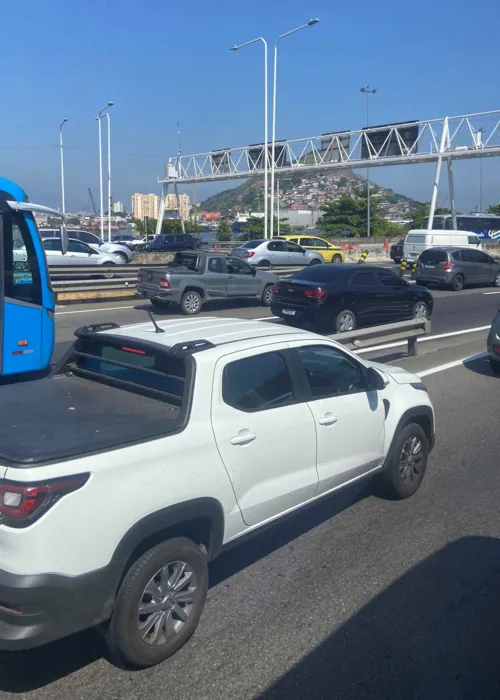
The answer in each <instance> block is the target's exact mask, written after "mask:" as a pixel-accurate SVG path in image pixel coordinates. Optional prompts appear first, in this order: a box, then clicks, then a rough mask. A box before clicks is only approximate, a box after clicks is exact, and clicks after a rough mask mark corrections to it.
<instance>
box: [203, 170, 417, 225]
mask: <svg viewBox="0 0 500 700" xmlns="http://www.w3.org/2000/svg"><path fill="white" fill-rule="evenodd" d="M279 183H280V184H279V187H280V208H281V209H289V208H290V207H291V208H294V209H319V208H320V207H321V205H322V204H326V203H327V202H331V201H334V200H335V199H338V197H340V196H342V195H352V194H354V192H355V191H358V190H359V189H362V188H363V187H366V180H365V178H363V177H362V176H361V175H357V174H355V173H353V172H352V170H350V169H346V170H343V171H341V172H340V171H339V172H337V173H335V174H332V173H328V174H325V173H323V172H309V173H308V174H307V175H298V174H297V175H293V176H292V177H288V178H281V179H280V180H279ZM371 185H372V192H373V195H372V196H373V197H375V198H376V199H377V201H378V203H379V205H381V210H382V211H383V212H384V214H385V215H386V216H387V217H388V218H391V217H392V218H395V217H396V218H397V217H404V216H406V215H407V214H410V213H411V212H412V211H413V210H414V209H416V208H418V206H419V205H418V203H417V202H415V200H413V199H411V197H407V196H405V195H403V194H398V193H397V192H394V191H393V190H391V189H389V188H385V187H379V186H378V185H376V184H375V183H373V182H372V183H371ZM200 207H201V210H202V211H209V212H214V211H219V212H220V213H221V214H222V215H223V216H227V215H235V214H236V213H249V212H251V211H254V212H262V211H264V180H263V178H262V177H254V178H250V179H249V180H245V182H243V183H242V184H241V185H239V186H238V187H234V188H232V189H228V190H223V191H222V192H219V193H217V194H215V195H213V196H212V197H208V199H206V200H205V201H204V202H202V203H201V205H200Z"/></svg>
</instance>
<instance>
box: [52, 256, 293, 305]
mask: <svg viewBox="0 0 500 700" xmlns="http://www.w3.org/2000/svg"><path fill="white" fill-rule="evenodd" d="M158 267H164V266H163V265H161V264H156V265H113V266H112V267H104V266H102V267H101V266H99V267H97V266H95V267H93V268H92V269H91V270H89V267H86V266H82V267H77V266H76V265H75V266H71V265H68V266H62V265H61V266H57V267H50V268H49V274H50V279H51V285H52V289H53V290H54V292H55V293H56V295H57V300H58V301H72V300H78V299H80V300H82V301H84V300H87V301H88V300H91V299H93V298H96V299H99V298H105V297H108V298H109V297H112V296H120V297H124V296H132V295H133V294H135V288H136V286H137V272H138V271H139V270H143V269H148V268H158ZM302 267H303V266H302V265H295V266H292V267H287V268H282V267H279V268H273V267H270V268H266V269H265V271H266V272H267V271H269V272H272V273H273V274H275V275H276V276H277V277H288V276H290V275H291V274H292V273H293V272H295V271H296V270H300V269H301V268H302ZM108 275H109V277H108Z"/></svg>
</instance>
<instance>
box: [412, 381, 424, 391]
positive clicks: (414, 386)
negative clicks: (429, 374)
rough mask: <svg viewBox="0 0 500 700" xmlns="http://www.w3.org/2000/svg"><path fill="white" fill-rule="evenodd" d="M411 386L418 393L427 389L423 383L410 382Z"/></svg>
mask: <svg viewBox="0 0 500 700" xmlns="http://www.w3.org/2000/svg"><path fill="white" fill-rule="evenodd" d="M411 386H412V387H413V388H414V389H418V390H419V391H427V387H426V386H425V384H424V383H423V382H411Z"/></svg>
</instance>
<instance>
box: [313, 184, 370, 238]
mask: <svg viewBox="0 0 500 700" xmlns="http://www.w3.org/2000/svg"><path fill="white" fill-rule="evenodd" d="M373 205H375V206H373ZM320 209H321V211H322V212H323V215H322V216H320V218H319V219H318V221H317V222H316V225H317V227H318V228H322V229H325V231H326V232H327V233H328V234H329V235H331V236H335V234H337V233H339V232H340V231H351V232H352V233H354V235H355V236H364V235H366V219H367V211H368V210H367V202H366V192H365V195H364V197H362V196H361V192H360V193H359V195H358V194H357V193H355V194H354V196H353V197H350V196H348V195H346V194H344V195H342V196H341V197H339V198H338V199H337V200H335V201H334V202H329V203H328V204H323V205H322V206H321V207H320ZM377 214H378V210H377V206H376V204H375V202H373V204H372V207H371V222H372V227H373V225H374V223H375V220H376V218H377Z"/></svg>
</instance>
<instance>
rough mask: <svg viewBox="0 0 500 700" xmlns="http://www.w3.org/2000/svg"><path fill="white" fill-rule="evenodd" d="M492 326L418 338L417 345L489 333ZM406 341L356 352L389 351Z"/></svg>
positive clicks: (404, 343) (359, 353)
mask: <svg viewBox="0 0 500 700" xmlns="http://www.w3.org/2000/svg"><path fill="white" fill-rule="evenodd" d="M490 328H491V324H490V325H489V326H478V327H477V328H466V329H465V330H462V331H452V332H451V333H439V334H437V335H426V336H424V337H423V338H417V343H425V342H426V341H429V340H441V339H442V338H452V337H453V336H455V335H466V334H467V333H478V332H479V331H489V330H490ZM406 342H407V341H406V340H403V341H398V342H397V343H386V344H385V345H373V346H372V347H370V348H361V350H356V353H357V354H358V355H361V354H362V353H365V352H373V351H374V350H387V349H388V348H398V347H401V346H403V345H406Z"/></svg>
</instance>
